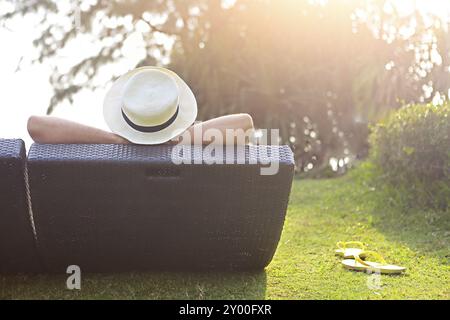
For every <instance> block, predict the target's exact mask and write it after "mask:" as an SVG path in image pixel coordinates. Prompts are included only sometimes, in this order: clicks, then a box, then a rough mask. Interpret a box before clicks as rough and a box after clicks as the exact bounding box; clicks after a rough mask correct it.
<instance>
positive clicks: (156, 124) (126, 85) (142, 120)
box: [103, 67, 197, 144]
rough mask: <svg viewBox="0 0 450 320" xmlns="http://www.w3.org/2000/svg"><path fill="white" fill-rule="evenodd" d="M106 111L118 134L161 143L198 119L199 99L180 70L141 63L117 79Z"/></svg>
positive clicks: (109, 121) (109, 96)
mask: <svg viewBox="0 0 450 320" xmlns="http://www.w3.org/2000/svg"><path fill="white" fill-rule="evenodd" d="M103 115H104V117H105V121H106V123H107V125H108V126H109V128H110V129H111V131H112V132H114V133H115V134H117V135H119V136H122V137H124V138H125V139H127V140H129V141H131V142H133V143H137V144H160V143H164V142H167V141H169V140H171V139H172V138H174V137H176V136H178V135H180V134H181V133H183V132H184V131H185V130H186V129H187V128H189V127H190V126H191V125H192V124H193V123H194V121H195V118H196V117H197V102H196V100H195V96H194V94H193V93H192V91H191V89H190V88H189V87H188V85H187V84H186V83H185V82H184V81H183V79H181V78H180V77H179V76H178V75H177V74H176V73H174V72H172V71H170V70H167V69H165V68H158V67H141V68H137V69H135V70H132V71H129V72H127V73H126V74H124V75H122V76H121V77H120V78H119V79H117V80H116V81H115V82H114V84H113V85H112V87H111V89H109V91H108V93H107V94H106V97H105V100H104V103H103Z"/></svg>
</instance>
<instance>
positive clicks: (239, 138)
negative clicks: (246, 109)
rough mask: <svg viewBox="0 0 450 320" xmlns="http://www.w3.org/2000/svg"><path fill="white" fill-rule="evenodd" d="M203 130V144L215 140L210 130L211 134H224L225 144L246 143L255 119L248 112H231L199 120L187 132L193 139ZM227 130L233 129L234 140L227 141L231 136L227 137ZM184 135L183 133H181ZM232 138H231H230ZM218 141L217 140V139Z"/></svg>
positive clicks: (223, 141)
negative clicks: (195, 134)
mask: <svg viewBox="0 0 450 320" xmlns="http://www.w3.org/2000/svg"><path fill="white" fill-rule="evenodd" d="M197 130H198V131H200V130H201V132H202V134H203V135H202V144H209V143H211V142H213V141H214V139H211V138H210V137H208V134H207V132H208V130H211V131H210V134H211V135H213V136H215V135H216V134H220V135H221V136H222V139H223V140H222V143H224V144H233V143H237V144H241V143H243V144H245V143H247V142H248V141H247V140H248V138H249V136H248V134H249V130H250V131H251V130H254V126H253V119H252V117H251V116H250V115H249V114H247V113H238V114H230V115H226V116H222V117H218V118H213V119H210V120H207V121H204V122H199V123H196V124H194V125H193V126H191V127H190V128H189V129H187V130H186V132H185V133H188V134H189V135H190V137H191V141H193V140H192V139H194V133H195V131H197ZM227 130H230V131H231V134H233V135H234V136H233V137H231V138H232V139H233V140H232V141H227V139H229V138H230V137H227ZM181 136H183V135H181ZM178 139H179V137H177V138H175V139H174V141H177V140H178ZM229 140H230V139H229ZM216 142H217V141H216ZM182 143H192V142H190V141H182Z"/></svg>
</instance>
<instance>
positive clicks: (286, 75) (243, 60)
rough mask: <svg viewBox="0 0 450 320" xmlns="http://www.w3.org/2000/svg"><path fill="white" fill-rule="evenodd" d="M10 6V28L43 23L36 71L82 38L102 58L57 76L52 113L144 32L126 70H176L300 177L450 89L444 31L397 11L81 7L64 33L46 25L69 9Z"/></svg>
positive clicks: (204, 0)
mask: <svg viewBox="0 0 450 320" xmlns="http://www.w3.org/2000/svg"><path fill="white" fill-rule="evenodd" d="M6 1H7V2H10V3H13V4H14V7H13V9H12V10H11V11H10V12H8V13H6V14H5V15H4V17H3V20H4V21H7V20H11V19H14V18H15V17H16V16H26V15H27V14H29V13H33V12H34V13H36V14H41V16H42V24H41V27H42V33H41V34H40V36H39V37H38V38H36V40H35V42H34V44H35V46H36V47H37V49H38V52H39V56H38V57H37V59H36V61H37V62H42V61H45V60H49V59H52V58H54V57H57V56H58V54H59V53H60V52H61V51H62V50H64V48H66V47H68V46H69V45H70V42H71V41H74V40H75V39H77V38H79V37H80V36H83V35H90V36H91V37H92V38H91V39H92V41H97V42H98V45H99V47H98V51H97V52H96V53H95V54H94V55H89V56H86V57H85V58H84V59H82V60H80V61H78V62H77V63H76V64H74V65H72V66H71V68H69V70H60V69H58V68H55V70H54V72H53V74H52V76H51V79H50V81H51V83H52V85H53V87H54V90H55V92H54V96H53V98H52V100H51V101H50V104H49V109H48V112H49V113H51V112H52V110H53V109H54V108H55V107H56V106H57V105H58V104H59V103H60V102H61V101H63V100H65V99H69V100H71V99H73V97H74V95H75V94H76V93H78V92H79V91H80V90H81V89H83V88H90V87H91V88H95V86H96V84H95V78H96V76H98V75H99V74H101V73H102V72H104V71H103V68H104V67H105V66H109V65H114V64H117V63H118V62H119V61H122V60H126V59H127V57H126V55H125V54H124V46H125V43H126V40H127V38H128V37H129V36H130V35H131V34H133V33H135V32H138V33H139V34H140V35H141V37H142V47H141V48H140V49H139V50H142V51H143V54H142V57H141V58H140V59H139V60H138V61H134V65H130V67H134V66H139V65H154V64H163V65H164V64H168V67H169V68H171V69H174V70H175V71H177V72H178V73H179V74H180V75H181V76H182V77H183V78H184V79H185V80H186V81H187V82H188V83H189V84H190V85H191V87H192V88H193V90H194V92H195V94H196V96H197V99H198V102H199V111H200V113H199V117H200V119H201V120H204V119H207V118H211V117H214V116H219V115H222V114H227V113H231V112H248V113H250V114H251V115H252V116H253V117H254V119H255V124H256V125H257V126H258V127H260V128H279V129H280V131H281V135H282V139H283V142H284V143H289V144H290V145H291V146H292V147H293V148H294V149H295V152H296V155H297V157H296V159H297V162H298V168H299V170H302V171H308V170H311V169H315V170H319V169H320V168H323V167H324V166H325V165H327V164H328V160H329V158H330V157H335V158H337V159H341V161H340V163H341V164H342V165H345V163H347V162H348V160H349V159H350V158H351V157H352V156H354V157H355V156H356V157H358V156H364V155H365V154H366V152H367V134H368V129H367V124H368V123H369V122H370V121H373V120H376V119H378V118H379V117H380V116H382V115H383V114H385V113H386V111H388V110H389V109H392V108H396V107H397V106H399V104H400V103H399V101H406V102H412V101H421V102H429V101H431V100H432V99H433V98H436V96H435V94H436V93H437V92H441V93H444V92H445V90H447V89H448V88H449V87H450V77H449V74H448V67H449V65H450V62H449V58H450V57H449V48H448V46H449V45H450V41H449V33H448V21H442V20H439V19H438V18H437V17H433V16H430V15H426V16H425V15H423V14H421V13H418V12H413V13H409V14H407V15H404V14H402V13H401V12H399V11H398V10H396V9H395V7H393V6H392V4H391V1H389V0H373V1H365V0H345V1H341V0H329V1H328V2H326V4H325V5H324V4H323V3H322V2H321V1H310V0H236V1H234V2H233V1H222V0H184V1H174V0H167V1H162V0H154V1H148V0H133V1H124V0H115V1H107V0H85V1H80V2H78V4H77V5H72V6H71V9H69V10H68V11H67V12H66V15H67V18H66V19H60V20H58V21H59V22H58V23H48V21H50V17H51V16H52V15H53V16H55V15H56V16H58V15H59V16H61V15H62V13H61V10H62V9H61V7H60V6H61V1H56V0H38V1H36V0H24V1H21V2H16V1H10V0H6ZM72 3H74V2H72ZM75 3H77V2H75ZM389 5H390V6H391V7H390V8H389ZM430 19H431V20H430ZM67 21H69V23H68V22H67ZM430 21H432V23H431V24H430ZM74 22H75V23H74ZM408 32H409V33H408ZM172 42H173V45H172V46H170V45H167V44H168V43H172ZM136 50H137V49H136ZM433 59H434V60H433ZM131 63H133V62H131ZM115 76H117V75H115ZM80 79H81V80H80ZM430 88H431V89H430ZM424 90H425V91H424ZM430 90H431V93H430Z"/></svg>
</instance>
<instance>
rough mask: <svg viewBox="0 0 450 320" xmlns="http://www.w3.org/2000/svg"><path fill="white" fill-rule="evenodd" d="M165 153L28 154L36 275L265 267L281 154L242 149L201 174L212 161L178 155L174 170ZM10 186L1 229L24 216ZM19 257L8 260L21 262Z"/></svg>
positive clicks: (284, 186) (40, 148) (24, 224)
mask: <svg viewBox="0 0 450 320" xmlns="http://www.w3.org/2000/svg"><path fill="white" fill-rule="evenodd" d="M2 148H3V149H4V147H2V145H1V144H0V149H2ZM173 148H174V147H173V146H135V145H40V144H34V145H32V146H31V149H30V151H29V155H28V162H27V166H28V178H29V190H30V194H31V201H30V202H31V204H32V205H31V209H32V215H33V221H34V228H35V230H36V241H37V248H38V253H39V256H40V260H41V261H42V263H43V266H44V269H45V270H46V271H50V272H64V271H65V270H66V268H67V266H68V265H72V264H75V265H78V266H80V268H81V269H82V270H83V271H88V272H110V271H129V270H251V269H262V268H264V267H265V266H267V265H268V263H269V262H270V261H271V259H272V257H273V255H274V253H275V250H276V247H277V244H278V241H279V238H280V235H281V231H282V227H283V223H284V218H285V213H286V208H287V203H288V198H289V193H290V188H291V183H292V177H293V171H294V164H293V155H292V152H291V150H290V149H289V147H287V146H246V147H245V149H243V150H240V151H243V153H239V152H236V151H237V150H234V151H235V152H232V153H231V156H230V154H228V153H226V152H225V153H224V154H223V155H220V154H219V155H218V154H214V157H215V158H214V159H216V160H217V159H218V158H220V157H223V159H225V158H226V157H227V159H228V161H227V162H226V163H227V164H217V163H216V164H210V163H211V162H213V161H211V160H212V158H213V155H208V153H205V151H206V150H205V149H204V148H203V147H190V146H189V147H185V148H186V149H183V150H182V151H183V153H184V155H185V156H186V155H188V157H187V158H188V159H189V161H190V162H189V163H182V164H175V163H174V162H173V152H174V149H173ZM2 152H5V151H0V154H2ZM236 154H238V155H241V156H242V157H237V156H236ZM267 160H271V161H277V162H278V163H279V170H278V173H277V174H274V175H261V168H262V167H265V166H266V165H265V164H264V161H267ZM230 161H231V162H230ZM224 162H225V161H224ZM22 182H23V181H22ZM12 183H15V184H14V185H16V186H17V188H18V189H20V190H19V191H17V190H16V191H15V192H14V197H16V198H14V199H15V200H14V201H9V202H8V201H6V202H5V200H4V199H3V198H2V200H1V201H0V206H1V208H2V212H3V210H6V211H7V212H8V213H7V214H2V216H1V219H2V221H1V222H2V223H3V220H4V219H5V218H6V217H11V216H15V215H17V216H21V217H22V216H23V215H24V213H23V212H22V213H19V212H16V211H17V210H16V211H14V210H15V209H13V207H14V203H16V204H17V203H20V206H24V207H25V206H26V202H24V197H23V196H22V198H20V199H19V198H18V196H17V194H19V193H21V194H22V195H23V194H24V193H25V191H24V190H25V188H24V185H23V184H22V185H19V184H18V183H19V181H15V182H14V181H12V180H11V181H8V182H7V185H11V184H12ZM1 184H2V185H4V184H3V181H2V182H1ZM3 188H5V187H4V186H3ZM6 188H7V186H6ZM9 192H10V193H11V190H10V191H9ZM11 194H12V193H11ZM12 196H13V195H11V197H12ZM3 208H6V209H3ZM15 219H17V218H15ZM11 221H13V220H11ZM29 222H30V221H29V220H23V219H22V220H20V228H21V229H24V230H28V231H29V230H31V228H30V223H29ZM8 223H10V222H8ZM16 224H17V225H18V224H19V221H18V222H16ZM30 234H31V235H32V233H30V232H28V235H30ZM20 250H22V249H20ZM20 250H18V251H17V254H18V255H20V252H23V254H25V251H24V249H23V250H22V251H20ZM0 254H2V255H3V252H1V251H0ZM0 259H2V258H0Z"/></svg>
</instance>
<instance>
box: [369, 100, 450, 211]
mask: <svg viewBox="0 0 450 320" xmlns="http://www.w3.org/2000/svg"><path fill="white" fill-rule="evenodd" d="M372 130H373V132H372V134H371V136H370V144H371V155H370V158H371V160H372V161H373V162H374V164H375V166H376V167H377V169H378V171H379V172H380V173H381V176H379V178H380V180H382V181H386V182H388V183H389V184H390V185H391V186H393V187H394V189H393V190H395V191H394V192H396V193H398V194H400V195H401V199H400V200H402V201H406V202H407V203H408V204H410V205H411V204H412V205H415V206H416V205H420V206H425V207H433V208H442V209H446V208H448V207H449V202H450V104H449V103H447V104H445V105H444V106H432V105H408V106H405V107H403V108H401V109H400V110H398V111H396V112H393V113H391V114H390V115H389V116H388V117H387V118H386V119H385V120H384V121H382V122H380V123H378V124H377V125H376V126H374V127H373V128H372Z"/></svg>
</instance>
